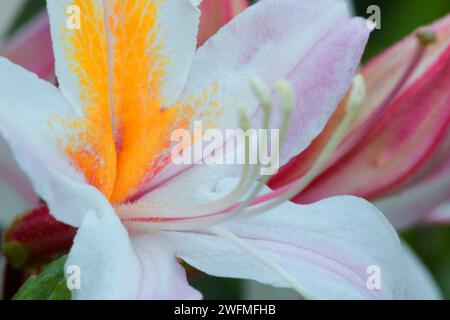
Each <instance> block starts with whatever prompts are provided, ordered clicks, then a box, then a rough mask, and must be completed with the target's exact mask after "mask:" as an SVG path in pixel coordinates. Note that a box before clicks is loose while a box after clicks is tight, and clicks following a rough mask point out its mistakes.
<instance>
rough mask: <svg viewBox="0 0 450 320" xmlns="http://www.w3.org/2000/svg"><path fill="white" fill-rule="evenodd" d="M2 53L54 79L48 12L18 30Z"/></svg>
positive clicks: (38, 73)
mask: <svg viewBox="0 0 450 320" xmlns="http://www.w3.org/2000/svg"><path fill="white" fill-rule="evenodd" d="M0 54H1V55H3V56H5V57H6V58H8V59H10V60H11V61H12V62H14V63H16V64H18V65H21V66H22V67H24V68H25V69H27V70H29V71H31V72H33V73H36V74H37V75H38V76H39V77H41V78H43V79H46V80H54V72H55V70H54V68H55V59H54V57H53V49H52V41H51V37H50V25H49V21H48V15H47V13H41V14H39V15H38V16H37V17H36V18H34V19H33V20H32V21H31V22H29V23H28V24H27V25H25V26H24V27H22V29H20V30H19V31H18V32H16V33H15V34H14V35H13V37H12V38H11V39H10V40H9V42H8V44H7V46H6V47H5V48H4V50H2V51H0Z"/></svg>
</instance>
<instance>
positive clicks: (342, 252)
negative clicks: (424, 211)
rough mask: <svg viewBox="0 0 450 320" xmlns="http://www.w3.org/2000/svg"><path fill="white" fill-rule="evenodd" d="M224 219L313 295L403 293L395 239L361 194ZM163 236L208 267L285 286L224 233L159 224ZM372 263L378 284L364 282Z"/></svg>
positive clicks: (342, 296)
mask: <svg viewBox="0 0 450 320" xmlns="http://www.w3.org/2000/svg"><path fill="white" fill-rule="evenodd" d="M222 227H223V228H224V229H226V230H228V231H230V232H232V233H233V234H235V235H236V236H237V237H239V238H240V240H241V241H243V242H244V243H245V244H246V245H248V246H252V247H253V248H254V249H256V250H257V251H258V252H260V253H261V254H263V255H264V257H266V258H267V259H270V260H272V261H274V262H276V263H277V264H278V265H279V266H281V267H282V268H284V270H285V271H287V272H288V273H289V274H290V275H291V276H292V277H294V278H295V279H296V280H297V282H298V283H300V285H301V286H302V287H303V288H304V291H305V292H306V293H307V294H308V295H309V296H311V297H312V298H317V299H401V298H403V294H404V285H405V282H404V280H405V279H404V278H403V276H402V275H404V265H403V257H402V249H401V245H400V241H399V239H398V237H397V235H396V233H395V231H394V230H393V228H392V227H391V226H390V225H389V223H388V222H387V221H386V219H385V218H384V216H383V215H382V214H381V213H380V212H379V211H378V210H377V209H376V208H375V207H373V206H372V205H371V204H369V203H368V202H366V201H364V200H361V199H357V198H353V197H337V198H330V199H327V200H323V201H321V202H318V203H316V204H313V205H308V206H300V205H295V204H292V203H285V204H284V205H282V206H280V207H278V208H276V209H274V210H273V211H270V212H267V213H265V214H262V215H260V216H256V217H253V218H247V219H242V220H239V221H235V222H231V223H226V224H223V226H222ZM164 237H165V238H166V239H165V242H166V243H167V244H170V245H172V246H173V247H174V248H176V250H177V255H178V256H179V257H180V258H181V259H183V260H184V261H186V262H187V263H188V264H190V265H192V266H193V267H195V268H197V269H199V270H201V271H204V272H206V273H208V274H211V275H214V276H222V277H233V278H244V279H252V280H257V281H259V282H262V283H265V284H270V285H273V286H277V287H289V285H288V284H287V283H286V282H285V281H284V280H283V279H282V278H281V277H279V276H278V274H275V273H273V272H272V271H271V270H270V269H269V268H267V267H266V266H265V265H264V264H262V263H261V262H260V261H259V260H257V259H255V258H254V257H253V256H252V255H250V254H248V253H247V252H246V251H245V250H242V249H241V248H239V247H238V246H236V245H235V244H234V243H231V242H229V241H228V240H225V239H223V238H220V237H217V236H214V235H211V234H207V233H190V232H165V233H164ZM371 266H378V267H379V268H380V271H381V275H382V276H381V288H380V290H370V289H369V288H368V286H367V279H368V278H369V276H370V275H369V274H368V273H367V270H368V268H369V267H371ZM369 270H370V269H369Z"/></svg>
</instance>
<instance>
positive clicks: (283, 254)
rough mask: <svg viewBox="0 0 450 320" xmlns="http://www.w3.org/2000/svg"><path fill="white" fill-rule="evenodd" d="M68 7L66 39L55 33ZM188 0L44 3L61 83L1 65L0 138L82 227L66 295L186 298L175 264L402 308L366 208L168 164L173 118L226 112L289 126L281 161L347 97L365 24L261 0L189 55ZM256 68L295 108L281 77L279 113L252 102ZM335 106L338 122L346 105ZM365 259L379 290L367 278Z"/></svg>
mask: <svg viewBox="0 0 450 320" xmlns="http://www.w3.org/2000/svg"><path fill="white" fill-rule="evenodd" d="M197 2H198V1H197ZM74 4H75V5H78V6H79V7H80V9H81V12H82V15H81V24H80V26H81V28H79V29H77V28H74V29H70V28H67V15H66V9H67V7H68V6H70V5H74ZM196 4H198V3H196ZM196 4H194V1H189V0H185V1H180V0H176V1H175V0H166V1H161V2H159V1H144V0H142V1H136V2H134V3H133V4H132V5H130V3H129V2H128V3H126V4H125V3H124V2H122V1H108V2H102V1H94V0H84V1H75V2H73V1H68V0H49V1H48V11H49V15H50V21H51V29H52V37H53V46H54V51H55V57H56V74H57V77H58V82H59V89H57V88H55V87H54V86H52V85H51V84H50V83H48V82H46V81H43V80H40V79H38V78H37V77H36V76H34V75H33V74H31V73H29V72H27V71H25V70H24V69H22V68H20V67H18V66H16V65H14V64H12V63H10V62H9V61H7V60H6V59H1V60H0V132H1V133H2V134H3V136H4V138H5V139H6V140H7V141H8V143H9V144H10V146H11V148H12V150H13V153H14V155H15V158H16V160H17V161H18V163H19V164H20V166H21V168H22V169H23V170H24V172H26V174H27V175H28V177H29V178H30V179H31V181H32V183H33V186H34V188H35V190H36V191H37V193H38V194H39V196H40V197H41V198H42V199H44V200H45V201H46V203H47V204H48V206H49V209H50V212H51V214H52V215H54V216H55V217H56V218H57V219H58V220H59V221H61V222H64V223H66V224H69V225H72V226H74V227H77V228H78V232H77V235H76V237H75V240H74V245H73V247H72V249H71V251H70V254H69V258H68V261H67V266H71V265H76V266H79V267H80V269H81V270H82V277H81V289H80V290H73V291H72V295H73V298H75V299H91V298H102V299H109V298H111V299H112V298H120V299H136V298H142V299H148V298H152V299H157V298H172V299H173V298H199V297H200V294H199V293H198V292H197V291H196V290H195V289H193V288H192V287H190V286H189V284H188V283H187V281H186V274H185V271H184V269H183V267H182V266H181V264H180V261H184V262H185V263H187V264H189V265H191V266H193V267H195V268H196V269H198V270H201V271H203V272H206V273H209V274H211V275H216V276H224V277H235V278H248V279H253V280H257V281H260V282H262V283H266V284H270V285H274V286H278V287H292V288H294V289H295V290H297V291H298V292H299V293H300V294H302V295H303V296H304V297H308V298H359V299H361V298H381V299H383V298H384V299H392V298H402V297H403V296H404V290H405V279H404V278H403V277H402V275H403V272H402V270H403V259H402V252H401V251H402V250H401V245H400V243H399V240H398V238H397V236H396V234H395V231H394V230H393V229H392V227H391V226H390V225H389V224H388V223H387V222H386V220H385V218H384V217H383V215H382V214H381V213H380V212H379V211H378V210H377V209H376V208H374V207H373V206H372V205H370V204H369V203H367V202H366V201H364V200H362V199H358V198H355V197H348V196H340V197H334V198H329V199H325V200H322V201H320V202H317V203H314V204H311V205H306V206H302V205H296V204H293V203H290V202H285V201H284V200H286V199H289V195H290V194H291V193H292V192H295V191H297V190H299V189H301V188H302V187H303V186H304V185H305V181H304V180H302V179H300V180H298V181H295V182H294V183H292V184H291V185H289V186H288V187H285V188H282V189H280V190H277V191H276V192H271V191H270V190H268V189H267V188H265V187H264V186H263V183H261V181H263V180H264V178H260V179H259V180H258V179H256V178H258V177H257V176H256V177H255V176H254V174H252V171H251V170H248V167H247V166H229V165H194V166H189V167H183V168H182V170H180V168H178V167H176V166H174V165H173V164H171V163H170V159H168V157H167V152H168V150H169V149H170V132H171V131H172V130H173V129H175V128H177V127H179V126H181V127H185V128H191V126H192V124H193V123H194V121H196V120H202V121H207V122H208V123H209V124H210V125H211V126H213V127H217V128H219V129H224V128H240V127H242V124H243V123H244V122H245V121H244V122H243V121H238V117H237V116H236V111H235V108H233V106H234V105H236V103H238V102H239V105H240V106H245V109H242V108H241V109H240V110H241V112H240V116H241V120H242V119H248V120H251V121H253V123H254V122H256V121H257V120H259V119H261V118H262V119H264V120H267V119H269V120H270V119H271V121H264V123H265V124H271V127H273V128H281V129H282V131H283V132H286V134H285V139H284V142H285V143H284V144H283V146H282V148H281V162H282V163H286V162H287V161H288V160H289V159H290V158H292V157H293V156H295V155H297V154H298V153H299V152H301V151H302V150H304V149H305V148H306V147H307V146H308V144H309V143H310V142H311V141H312V139H314V138H315V137H316V136H317V135H318V134H319V133H320V132H321V130H322V129H323V127H324V125H325V124H326V122H327V120H328V118H329V117H330V116H331V114H332V113H333V112H334V110H335V108H336V106H337V105H338V103H339V101H341V100H342V98H343V96H344V95H345V93H346V91H347V90H348V88H349V85H350V83H351V81H352V79H353V76H354V74H355V71H356V69H357V66H358V63H359V60H360V57H361V54H362V51H363V49H364V46H365V44H366V41H367V38H368V35H369V32H370V30H369V29H368V28H367V25H366V21H364V20H363V19H359V18H350V17H349V14H348V11H347V9H346V6H345V5H344V4H343V3H342V2H340V1H331V0H320V1H309V0H303V1H298V0H283V1H274V0H265V1H260V2H259V3H258V4H256V5H254V6H252V7H251V8H249V9H247V10H246V11H244V13H242V14H241V15H239V16H238V17H237V18H235V19H233V20H232V21H231V22H230V23H229V24H227V25H226V26H225V27H224V28H223V29H222V30H220V31H219V32H218V33H217V34H216V35H214V36H213V37H212V38H211V39H210V40H208V41H207V42H206V43H205V45H204V46H202V47H201V48H200V49H199V50H197V51H196V34H197V26H198V21H199V10H198V9H197V8H196ZM253 76H258V77H259V78H261V79H262V81H264V82H265V83H274V82H275V81H276V80H277V79H280V78H283V79H287V80H288V81H289V82H290V83H292V86H293V88H294V90H295V98H296V101H297V103H296V104H295V108H294V109H293V110H292V113H290V112H288V110H289V108H286V106H290V105H292V99H290V97H289V94H288V92H289V90H286V86H285V85H284V86H283V82H278V91H279V92H280V93H281V94H282V99H281V101H282V103H281V108H273V110H268V108H267V105H270V97H268V96H267V94H264V93H267V90H262V89H261V87H259V89H260V90H258V88H256V91H257V92H259V93H260V98H261V99H260V102H263V103H262V105H261V104H260V103H259V102H258V100H257V99H255V96H254V95H253V94H252V91H251V90H250V88H249V86H248V83H249V80H250V78H251V77H253ZM357 79H358V78H357ZM358 83H360V82H358V81H356V82H355V86H354V87H355V90H356V96H358V94H357V93H358V90H357V89H358V88H359V86H358V85H357V84H358ZM283 88H284V90H283ZM283 93H284V97H283ZM264 97H265V98H264ZM283 101H284V102H283ZM286 101H291V103H285V102H286ZM350 101H353V100H352V99H350ZM283 106H284V107H283ZM347 106H348V108H347V110H348V115H349V117H350V116H351V115H353V114H354V112H353V111H354V110H353V109H354V108H355V105H354V104H353V103H350V102H349V103H348V104H347ZM268 111H272V113H273V114H272V115H271V117H268V115H269V112H268ZM286 114H288V115H289V117H286ZM266 117H267V119H266ZM287 118H289V120H290V122H289V123H290V124H289V125H288V124H287V121H286V120H287ZM349 120H351V118H346V121H344V122H343V123H344V124H348V122H349ZM277 125H280V126H277ZM344 129H345V128H344ZM339 138H340V134H338V135H335V136H333V137H332V138H330V143H329V148H325V149H326V150H325V151H327V152H325V153H324V154H322V155H324V156H326V154H327V153H328V152H329V151H330V150H331V149H333V146H334V145H335V144H336V141H338V140H339ZM321 162H322V161H319V164H320V163H321ZM260 191H262V192H266V193H264V194H263V195H262V196H257V195H258V194H260ZM245 195H250V197H249V198H245ZM373 265H375V266H379V267H380V268H381V270H382V282H381V287H380V288H379V290H371V289H370V288H369V287H368V286H367V283H366V282H367V276H368V274H367V268H368V267H370V266H373Z"/></svg>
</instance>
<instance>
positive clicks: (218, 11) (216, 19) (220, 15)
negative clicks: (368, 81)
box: [198, 0, 249, 45]
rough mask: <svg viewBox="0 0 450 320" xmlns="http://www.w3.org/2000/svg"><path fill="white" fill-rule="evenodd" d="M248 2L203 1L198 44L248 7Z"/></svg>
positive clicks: (226, 0)
mask: <svg viewBox="0 0 450 320" xmlns="http://www.w3.org/2000/svg"><path fill="white" fill-rule="evenodd" d="M248 5H249V4H248V0H203V1H202V3H201V5H200V7H199V8H200V11H201V12H202V14H201V16H200V30H199V34H198V44H199V45H202V44H203V43H205V41H206V40H208V39H209V38H210V37H211V36H213V35H214V34H215V33H216V32H217V31H219V29H220V28H221V27H222V26H223V25H225V24H226V23H228V22H230V21H231V20H232V19H233V18H234V17H235V16H236V15H238V14H239V13H241V12H242V11H244V10H245V9H246V8H247V7H248Z"/></svg>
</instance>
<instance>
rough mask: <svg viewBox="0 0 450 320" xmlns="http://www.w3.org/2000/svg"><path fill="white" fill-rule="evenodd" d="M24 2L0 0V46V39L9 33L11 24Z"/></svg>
mask: <svg viewBox="0 0 450 320" xmlns="http://www.w3.org/2000/svg"><path fill="white" fill-rule="evenodd" d="M25 3H26V0H14V1H10V0H0V45H1V44H2V40H3V39H2V38H3V37H4V36H5V35H6V33H7V32H8V31H10V28H11V24H12V23H13V22H14V20H15V19H16V18H17V16H18V15H19V13H20V11H21V10H22V8H23V6H24V5H25Z"/></svg>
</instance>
